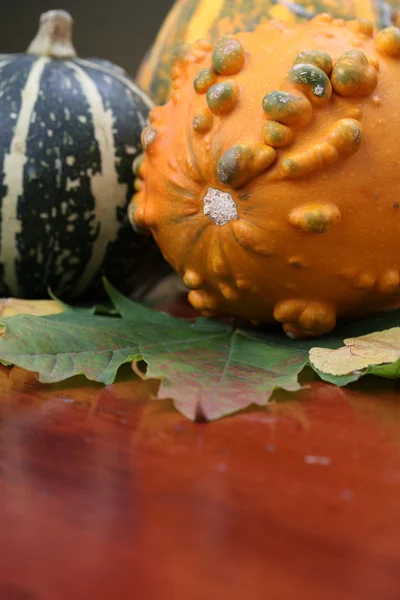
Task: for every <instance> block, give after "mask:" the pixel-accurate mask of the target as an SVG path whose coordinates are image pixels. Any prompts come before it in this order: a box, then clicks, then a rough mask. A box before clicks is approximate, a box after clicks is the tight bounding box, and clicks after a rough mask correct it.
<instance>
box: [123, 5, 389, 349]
mask: <svg viewBox="0 0 400 600" xmlns="http://www.w3.org/2000/svg"><path fill="white" fill-rule="evenodd" d="M371 29H372V28H370V27H366V24H365V22H364V21H356V22H353V23H351V24H350V25H349V26H347V25H345V24H344V23H343V22H342V21H335V20H333V21H332V20H331V18H330V17H328V16H319V17H318V18H316V19H315V20H313V21H312V22H311V23H308V24H303V25H294V26H286V25H284V24H282V23H279V22H268V23H266V24H263V25H260V26H259V28H258V29H257V30H256V31H254V32H253V33H242V34H238V35H237V36H236V40H237V41H238V42H240V44H241V45H242V47H243V50H244V55H245V60H244V62H243V61H241V59H240V60H238V59H236V60H237V72H236V73H232V66H230V68H229V71H230V72H229V75H220V74H215V80H216V81H217V83H214V84H213V86H212V87H215V86H220V89H221V90H222V92H221V93H220V94H219V96H218V95H217V96H218V98H219V100H218V99H217V100H215V97H216V96H215V95H214V96H212V95H211V96H212V98H211V100H210V90H211V89H212V87H210V88H209V90H208V91H207V92H205V91H204V89H203V90H202V92H200V93H199V92H196V91H195V89H194V85H193V84H194V80H195V79H196V76H197V73H198V72H199V71H200V70H202V69H205V68H211V65H212V61H213V56H214V57H215V52H216V50H218V56H219V61H220V62H221V60H222V59H223V58H224V57H223V56H222V59H221V54H222V55H223V52H221V46H220V44H224V43H226V40H220V41H219V42H217V44H216V45H214V46H212V45H211V44H210V43H206V42H201V43H199V44H197V45H196V46H195V47H194V48H193V49H192V51H191V52H190V53H189V54H187V56H186V58H182V59H181V60H180V62H179V63H177V64H176V65H175V67H174V72H173V75H174V81H173V87H174V92H173V95H172V97H171V100H170V101H169V102H168V103H167V104H166V105H165V106H162V107H158V108H156V109H154V110H153V111H152V113H151V115H150V120H151V126H150V128H148V129H147V130H145V132H144V133H143V145H144V147H145V148H146V155H145V159H144V161H143V162H142V163H141V164H140V165H139V164H138V167H137V173H138V175H139V179H138V184H137V189H138V190H139V192H138V194H136V196H135V197H134V198H133V201H132V203H131V208H130V217H131V220H132V222H133V223H134V224H135V225H136V226H137V227H139V228H141V229H143V228H148V229H150V230H151V231H152V233H153V234H154V237H155V239H156V241H157V242H158V244H159V246H160V248H161V250H162V252H163V254H164V256H165V258H166V259H167V261H169V262H170V263H171V265H172V266H173V267H174V269H175V270H176V271H177V272H178V273H179V274H180V275H181V276H182V278H183V280H184V282H185V284H186V285H187V287H188V288H189V289H190V290H191V291H190V293H189V300H190V302H191V303H192V304H193V306H194V307H195V308H197V309H199V310H201V311H202V312H203V313H204V314H205V315H209V316H213V315H218V314H233V315H238V316H243V317H246V318H248V319H250V320H252V321H255V322H270V321H272V320H273V319H275V320H277V321H279V322H281V323H282V324H283V326H284V329H285V331H286V332H287V333H288V334H290V335H294V336H296V337H300V336H312V335H320V334H323V333H325V332H327V331H329V330H331V329H332V328H333V327H334V326H335V322H336V318H337V316H344V315H346V316H354V315H359V314H360V313H361V312H363V313H365V312H368V311H373V310H376V309H378V308H382V307H385V306H389V305H391V304H393V303H394V302H395V300H396V294H398V292H399V289H400V288H399V283H400V271H399V270H400V259H399V255H400V208H399V206H400V204H399V202H400V177H399V168H398V157H399V156H400V136H398V135H397V133H396V132H397V131H399V128H400V112H399V111H398V93H397V85H398V84H397V82H398V81H399V75H400V60H399V58H397V56H398V54H399V55H400V35H399V36H398V35H397V34H398V33H399V34H400V31H399V30H396V31H395V32H393V31H389V32H388V33H387V35H386V38H388V40H389V42H390V43H389V42H388V41H387V39H384V42H385V43H382V35H381V34H379V36H378V37H377V38H376V39H374V38H373V35H372V31H371ZM365 32H367V33H365ZM383 37H384V38H385V35H384V36H383ZM264 40H268V44H266V43H263V41H264ZM396 40H397V41H396ZM396 44H398V46H399V48H398V50H396V47H395V46H396ZM227 47H231V45H228V46H227ZM388 48H389V50H388ZM235 52H236V54H238V52H237V47H236V50H235ZM397 52H398V53H397ZM239 54H240V53H239ZM225 59H226V63H227V64H229V65H232V61H233V57H232V56H231V55H229V51H227V55H226V57H225ZM299 61H300V62H299ZM302 61H304V62H302ZM233 62H234V61H233ZM317 65H320V66H317ZM211 79H213V78H211ZM224 86H225V87H224ZM228 88H229V89H228ZM232 88H234V89H235V90H236V91H235V95H234V96H235V98H234V101H232V93H231V90H232ZM226 89H228V92H229V93H228V92H227V93H225V95H224V90H225V91H226ZM224 107H225V109H226V110H224ZM199 115H202V116H203V117H204V119H205V121H207V123H206V125H207V126H206V127H204V129H203V130H202V129H201V128H200V130H199V129H198V128H197V127H196V126H195V124H196V123H197V122H198V121H199ZM200 120H201V119H200ZM266 123H272V124H273V127H272V128H271V131H269V137H268V138H267V142H268V143H265V142H266V140H265V137H266V134H265V125H266ZM288 132H289V133H288ZM282 140H283V142H282ZM147 142H148V143H147Z"/></svg>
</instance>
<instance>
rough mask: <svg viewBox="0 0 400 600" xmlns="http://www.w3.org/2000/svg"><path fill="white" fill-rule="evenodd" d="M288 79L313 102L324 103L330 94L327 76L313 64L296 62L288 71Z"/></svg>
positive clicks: (330, 89) (329, 83)
mask: <svg viewBox="0 0 400 600" xmlns="http://www.w3.org/2000/svg"><path fill="white" fill-rule="evenodd" d="M288 81H289V82H291V83H293V84H295V85H296V86H298V87H299V88H300V89H301V90H302V91H303V92H304V93H305V94H306V96H307V97H308V99H309V100H311V102H313V103H315V104H319V105H322V104H325V103H326V102H328V101H329V99H330V97H331V95H332V85H331V82H330V81H329V77H328V76H327V75H326V73H324V71H323V70H322V69H320V68H319V67H316V66H315V65H313V64H306V63H301V64H296V65H295V66H294V67H292V68H291V69H290V71H289V73H288Z"/></svg>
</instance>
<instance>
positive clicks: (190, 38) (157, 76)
mask: <svg viewBox="0 0 400 600" xmlns="http://www.w3.org/2000/svg"><path fill="white" fill-rule="evenodd" d="M399 9H400V0H296V1H295V0H246V1H245V2H243V0H176V2H175V4H174V5H173V6H172V8H171V10H170V12H169V14H168V15H167V17H166V19H165V21H164V23H163V25H162V26H161V29H160V31H159V33H158V35H157V38H156V40H155V42H154V44H153V45H152V47H151V49H150V50H149V52H148V53H147V54H146V56H145V58H144V60H143V62H142V64H141V66H140V69H139V73H138V75H137V83H138V84H139V85H140V87H141V88H142V89H143V90H144V91H146V92H147V93H148V94H149V95H150V96H151V97H152V98H153V100H154V101H155V103H156V104H162V103H164V102H166V100H167V99H168V97H169V94H170V91H171V89H170V86H171V83H170V82H171V78H170V75H171V56H172V51H173V50H174V48H176V47H178V46H179V45H182V48H185V47H186V45H187V44H191V43H193V42H195V41H196V40H198V39H200V38H209V39H211V41H213V42H214V41H215V40H216V39H218V38H219V37H220V36H222V35H227V34H228V35H230V34H236V33H238V32H240V31H253V30H254V29H255V28H256V27H257V26H258V25H259V24H260V23H261V22H263V21H265V20H268V19H280V20H281V21H283V22H285V23H288V24H293V23H296V22H304V21H308V20H310V19H312V18H313V17H314V16H315V15H316V14H318V13H326V12H328V13H329V14H331V15H332V16H333V17H334V18H341V19H346V20H351V19H356V18H360V17H363V18H366V19H369V20H370V21H372V22H373V23H374V25H375V26H376V27H377V28H378V29H379V28H384V27H389V26H390V25H396V24H397V23H398V20H399V17H398V14H399V13H398V11H399Z"/></svg>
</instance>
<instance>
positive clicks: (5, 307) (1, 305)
mask: <svg viewBox="0 0 400 600" xmlns="http://www.w3.org/2000/svg"><path fill="white" fill-rule="evenodd" d="M63 310H64V309H63V307H62V306H61V304H59V303H58V302H56V301H55V300H22V299H21V298H1V299H0V316H1V317H15V315H33V316H35V317H43V316H44V315H56V314H58V313H61V312H63Z"/></svg>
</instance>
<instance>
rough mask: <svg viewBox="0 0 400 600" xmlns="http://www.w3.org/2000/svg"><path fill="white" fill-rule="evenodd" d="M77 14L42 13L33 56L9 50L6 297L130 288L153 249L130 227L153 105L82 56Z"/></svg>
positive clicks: (0, 148) (4, 62)
mask: <svg viewBox="0 0 400 600" xmlns="http://www.w3.org/2000/svg"><path fill="white" fill-rule="evenodd" d="M71 30H72V19H71V17H70V15H69V14H68V13H66V12H64V11H50V12H48V13H46V14H44V15H42V17H41V22H40V28H39V31H38V34H37V36H36V38H35V39H34V41H33V42H32V44H31V45H30V46H29V48H28V50H27V52H26V53H25V54H13V55H0V294H1V295H2V296H10V295H12V296H19V297H41V296H45V295H47V288H48V287H51V288H52V290H53V292H54V293H55V294H57V295H59V296H63V297H68V296H78V295H82V294H84V293H88V291H90V290H93V288H94V287H95V286H96V285H97V284H98V282H99V280H100V277H101V275H102V274H105V275H106V276H107V277H108V278H109V279H110V280H111V281H112V282H113V283H114V284H115V285H116V286H117V287H119V288H120V289H122V290H123V291H131V290H132V287H133V286H134V285H135V284H137V278H138V277H139V278H140V276H139V272H140V271H142V270H143V268H142V267H143V264H144V263H145V262H146V260H148V258H149V255H151V254H152V253H154V252H155V250H154V244H153V242H152V241H151V239H150V238H144V237H140V236H139V235H138V234H136V233H134V232H133V233H132V230H131V228H130V226H129V224H128V222H127V216H126V207H127V203H128V201H129V199H130V198H131V196H132V194H133V173H132V163H133V160H134V159H135V157H136V156H137V155H138V154H139V153H140V152H141V145H140V133H141V130H142V128H143V126H144V125H145V123H146V119H147V115H148V112H149V109H150V108H151V106H152V103H151V101H150V100H149V98H148V97H147V96H146V95H145V94H144V93H143V92H142V91H141V90H140V88H138V86H137V85H135V84H134V83H133V82H132V81H131V80H130V79H129V77H128V75H127V74H126V73H125V72H124V71H123V70H122V69H121V68H119V67H117V66H115V65H113V64H111V63H109V62H107V61H103V60H99V59H88V60H83V59H80V58H78V57H77V55H76V52H75V49H74V46H73V43H72V39H71Z"/></svg>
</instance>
